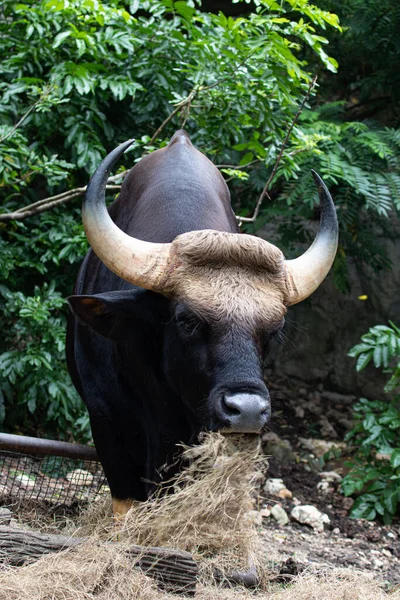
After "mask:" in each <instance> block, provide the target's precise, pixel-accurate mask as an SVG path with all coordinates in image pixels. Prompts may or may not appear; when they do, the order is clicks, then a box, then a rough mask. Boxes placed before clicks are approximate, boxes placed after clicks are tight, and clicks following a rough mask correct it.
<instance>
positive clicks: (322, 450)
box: [299, 438, 346, 458]
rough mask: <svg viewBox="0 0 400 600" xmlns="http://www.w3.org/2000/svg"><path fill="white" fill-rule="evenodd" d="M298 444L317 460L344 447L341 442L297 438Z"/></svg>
mask: <svg viewBox="0 0 400 600" xmlns="http://www.w3.org/2000/svg"><path fill="white" fill-rule="evenodd" d="M299 442H300V444H301V445H302V446H303V447H304V448H307V450H310V451H311V452H313V453H314V454H315V456H317V457H318V458H319V457H321V456H323V455H324V454H326V453H327V452H330V451H331V450H333V449H337V450H339V449H342V448H345V447H346V444H344V443H343V442H328V441H326V440H319V439H314V438H299Z"/></svg>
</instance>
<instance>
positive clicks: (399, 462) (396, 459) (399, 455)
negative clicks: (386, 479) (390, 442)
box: [390, 428, 400, 469]
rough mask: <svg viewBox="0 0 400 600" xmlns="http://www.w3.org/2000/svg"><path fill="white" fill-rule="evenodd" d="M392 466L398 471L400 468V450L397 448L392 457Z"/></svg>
mask: <svg viewBox="0 0 400 600" xmlns="http://www.w3.org/2000/svg"><path fill="white" fill-rule="evenodd" d="M399 429H400V428H399ZM390 464H391V465H392V467H393V468H395V469H397V467H400V448H396V449H395V450H393V452H392V454H391V457H390Z"/></svg>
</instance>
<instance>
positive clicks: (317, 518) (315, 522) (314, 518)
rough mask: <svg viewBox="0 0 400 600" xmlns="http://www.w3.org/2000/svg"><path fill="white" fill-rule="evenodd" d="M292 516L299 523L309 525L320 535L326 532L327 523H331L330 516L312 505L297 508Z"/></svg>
mask: <svg viewBox="0 0 400 600" xmlns="http://www.w3.org/2000/svg"><path fill="white" fill-rule="evenodd" d="M290 516H291V517H292V519H294V520H295V521H297V522H298V523H301V524H303V525H309V526H310V527H312V528H313V529H314V531H317V532H319V533H321V532H322V531H323V530H324V524H325V523H326V524H327V523H330V519H329V517H328V515H326V514H325V513H322V512H320V511H319V510H318V508H317V507H316V506H312V505H311V504H303V505H301V506H295V507H294V508H293V510H292V512H291V513H290Z"/></svg>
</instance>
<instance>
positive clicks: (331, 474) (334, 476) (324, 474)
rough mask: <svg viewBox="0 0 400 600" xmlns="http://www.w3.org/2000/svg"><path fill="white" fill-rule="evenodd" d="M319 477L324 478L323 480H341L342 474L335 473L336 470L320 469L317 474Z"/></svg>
mask: <svg viewBox="0 0 400 600" xmlns="http://www.w3.org/2000/svg"><path fill="white" fill-rule="evenodd" d="M319 475H320V477H321V479H324V480H325V481H338V482H340V481H342V479H343V478H342V476H341V475H339V473H336V471H321V473H320V474H319Z"/></svg>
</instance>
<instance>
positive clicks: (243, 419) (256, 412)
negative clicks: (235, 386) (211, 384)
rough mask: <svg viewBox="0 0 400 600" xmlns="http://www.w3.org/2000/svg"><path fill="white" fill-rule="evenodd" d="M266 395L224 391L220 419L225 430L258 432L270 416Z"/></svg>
mask: <svg viewBox="0 0 400 600" xmlns="http://www.w3.org/2000/svg"><path fill="white" fill-rule="evenodd" d="M270 411H271V405H270V401H269V397H268V396H260V395H259V394H251V393H248V392H245V393H243V392H242V393H231V394H230V393H225V394H223V395H222V396H221V402H220V412H221V415H220V416H221V417H222V420H223V421H224V422H226V423H228V426H227V428H226V429H227V430H229V431H231V432H237V433H259V432H260V431H261V429H262V428H263V427H264V425H265V424H266V422H267V421H268V419H269V417H270Z"/></svg>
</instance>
